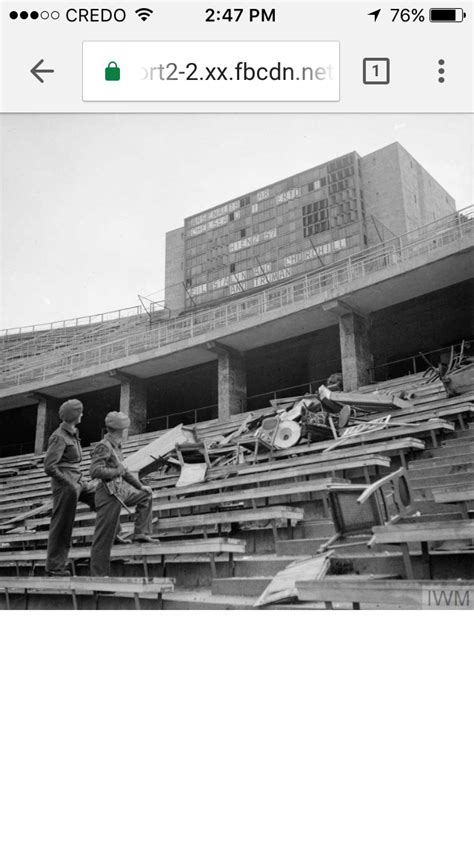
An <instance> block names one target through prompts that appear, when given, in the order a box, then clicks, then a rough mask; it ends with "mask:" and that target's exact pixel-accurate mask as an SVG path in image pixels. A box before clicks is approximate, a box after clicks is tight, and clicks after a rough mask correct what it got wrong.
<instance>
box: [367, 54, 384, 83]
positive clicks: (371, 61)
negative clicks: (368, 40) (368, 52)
mask: <svg viewBox="0 0 474 841" xmlns="http://www.w3.org/2000/svg"><path fill="white" fill-rule="evenodd" d="M362 80H363V82H364V85H389V84H390V59H389V58H364V60H363V77H362Z"/></svg>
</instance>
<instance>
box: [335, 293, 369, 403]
mask: <svg viewBox="0 0 474 841" xmlns="http://www.w3.org/2000/svg"><path fill="white" fill-rule="evenodd" d="M339 341H340V345H341V362H342V381H343V388H344V391H356V390H357V389H358V388H359V387H360V386H361V385H367V384H368V383H370V369H371V367H372V354H371V352H370V337H369V321H368V319H367V318H366V317H365V316H364V315H361V314H360V313H356V312H353V311H352V310H350V311H349V312H341V313H340V314H339Z"/></svg>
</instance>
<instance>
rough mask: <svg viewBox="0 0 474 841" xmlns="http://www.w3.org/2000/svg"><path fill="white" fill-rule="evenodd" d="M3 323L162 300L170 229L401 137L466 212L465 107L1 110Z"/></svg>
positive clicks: (469, 142) (469, 197) (468, 156)
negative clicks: (315, 111)
mask: <svg viewBox="0 0 474 841" xmlns="http://www.w3.org/2000/svg"><path fill="white" fill-rule="evenodd" d="M0 129H1V136H0V139H1V141H2V157H1V161H2V169H1V186H2V218H3V232H2V251H1V292H2V299H3V300H2V307H1V322H0V326H2V327H14V326H17V325H28V324H32V323H40V322H44V321H51V320H56V319H61V318H70V317H76V316H81V315H87V314H90V313H96V312H103V311H107V310H113V309H116V308H119V307H127V306H134V305H135V304H136V303H138V297H137V296H138V294H142V295H147V294H152V293H155V294H154V297H155V298H159V297H162V296H163V287H164V261H165V232H166V231H167V230H171V229H172V228H177V227H179V226H181V225H182V222H183V218H184V217H185V216H189V215H191V214H193V213H197V212H199V211H200V210H203V209H205V208H207V207H211V206H213V205H216V204H220V203H222V202H225V201H226V200H227V199H230V198H232V197H233V196H236V195H239V194H241V193H246V192H249V191H251V190H255V189H257V188H259V187H261V186H264V185H265V184H268V183H270V182H272V181H277V180H279V179H281V178H285V177H286V176H288V175H291V174H293V173H295V172H298V171H300V170H303V169H308V168H309V167H312V166H315V165H317V164H319V163H322V162H324V161H326V160H328V159H329V158H333V157H337V156H338V155H342V154H344V153H346V152H350V151H352V150H356V151H357V152H359V153H360V154H361V155H365V154H367V153H368V152H371V151H373V150H374V149H377V148H380V147H381V146H385V145H387V144H388V143H392V142H393V141H394V140H398V141H399V142H400V143H402V144H403V145H404V146H405V147H406V149H407V150H408V151H409V152H410V153H411V154H412V155H414V157H415V158H417V159H418V160H419V161H420V163H421V164H423V166H424V167H425V168H426V169H427V170H428V171H429V172H430V173H431V174H432V175H433V176H434V177H435V178H436V179H437V180H438V181H439V182H440V183H441V184H442V185H443V187H445V188H446V189H447V190H448V192H450V193H451V194H452V195H453V196H454V198H455V199H456V202H457V207H458V208H462V207H464V206H466V205H468V204H471V203H472V202H473V183H472V177H473V176H472V159H473V148H474V147H473V121H472V118H471V117H469V116H467V115H449V116H446V115H421V116H418V115H408V114H403V115H344V114H343V115H309V114H297V115H294V114H293V115H278V114H275V115H264V116H263V115H262V116H260V115H191V114H190V115H186V114H183V115H176V114H171V115H161V114H146V115H145V114H144V115H141V114H118V115H110V114H104V115H102V114H91V115H73V114H72V115H71V114H66V115H62V114H58V115H39V114H35V115H28V114H26V115H2V116H1V117H0Z"/></svg>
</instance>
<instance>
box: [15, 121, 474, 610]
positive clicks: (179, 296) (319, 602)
mask: <svg viewBox="0 0 474 841" xmlns="http://www.w3.org/2000/svg"><path fill="white" fill-rule="evenodd" d="M0 126H1V140H2V211H3V212H2V216H3V241H2V265H1V275H2V284H1V292H2V323H1V333H0V343H1V348H2V362H1V372H0V380H1V381H0V412H1V414H0V420H1V428H2V436H1V442H0V566H1V570H0V581H1V584H0V603H1V607H2V608H7V609H12V610H24V609H30V610H31V609H43V610H54V609H60V610H69V609H75V610H96V609H99V610H121V609H132V610H134V609H141V610H156V609H158V610H163V609H164V610H197V609H199V610H207V609H212V610H240V609H245V610H248V609H257V610H261V611H262V610H263V611H268V610H279V609H282V610H288V609H293V610H307V609H314V610H327V609H331V608H333V609H370V610H374V609H375V610H386V609H389V610H394V609H401V610H404V609H420V610H423V609H427V610H428V609H439V608H442V609H463V608H466V607H469V606H471V607H472V605H470V600H471V601H472V599H473V591H472V547H473V539H474V523H473V521H472V511H473V506H474V495H473V487H474V482H473V478H474V465H473V446H474V427H473V425H472V411H473V408H474V345H473V343H472V342H473V334H474V324H473V311H474V307H473V299H472V278H473V270H474V262H473V240H474V211H473V156H472V150H473V138H472V120H471V118H470V117H469V116H468V115H462V114H459V115H451V116H450V118H449V120H447V119H446V117H445V116H444V115H441V114H439V115H435V114H426V115H410V114H400V115H397V114H389V115H387V114H386V115H382V114H379V115H377V114H355V115H354V114H353V115H348V114H332V115H331V114H319V115H315V114H291V115H288V114H286V115H283V114H266V115H258V114H223V115H216V114H146V115H144V114H88V115H80V116H79V115H75V114H62V115H59V114H52V115H48V114H36V115H31V114H4V115H2V117H1V123H0Z"/></svg>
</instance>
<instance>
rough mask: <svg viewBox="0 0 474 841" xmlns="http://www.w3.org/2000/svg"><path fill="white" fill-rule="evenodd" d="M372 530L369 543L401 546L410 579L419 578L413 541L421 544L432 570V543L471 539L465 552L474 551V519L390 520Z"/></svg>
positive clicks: (438, 552)
mask: <svg viewBox="0 0 474 841" xmlns="http://www.w3.org/2000/svg"><path fill="white" fill-rule="evenodd" d="M372 531H373V534H372V537H371V539H370V540H369V543H368V545H369V546H370V547H372V546H376V545H380V544H384V545H387V546H390V545H392V544H394V545H399V546H400V548H401V551H402V556H403V562H404V564H405V570H406V574H407V578H411V579H413V578H414V577H415V576H414V574H413V565H412V559H411V556H410V549H409V547H410V545H411V544H421V557H422V560H423V561H425V562H427V563H428V565H429V568H430V571H431V564H430V555H431V553H430V551H429V545H430V544H431V543H435V542H436V543H438V542H443V541H453V540H463V541H464V540H465V541H471V545H469V546H466V547H465V548H463V550H462V551H463V553H472V552H473V551H474V547H473V546H472V541H473V540H474V521H471V520H469V521H466V520H452V521H446V520H444V521H442V522H440V521H439V520H434V521H433V522H429V521H424V522H421V523H414V522H398V523H388V524H387V525H385V526H374V527H373V529H372ZM452 551H453V550H451V549H447V550H446V551H445V554H446V555H449V553H450V552H452ZM441 552H444V550H439V549H438V550H436V553H437V554H441Z"/></svg>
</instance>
